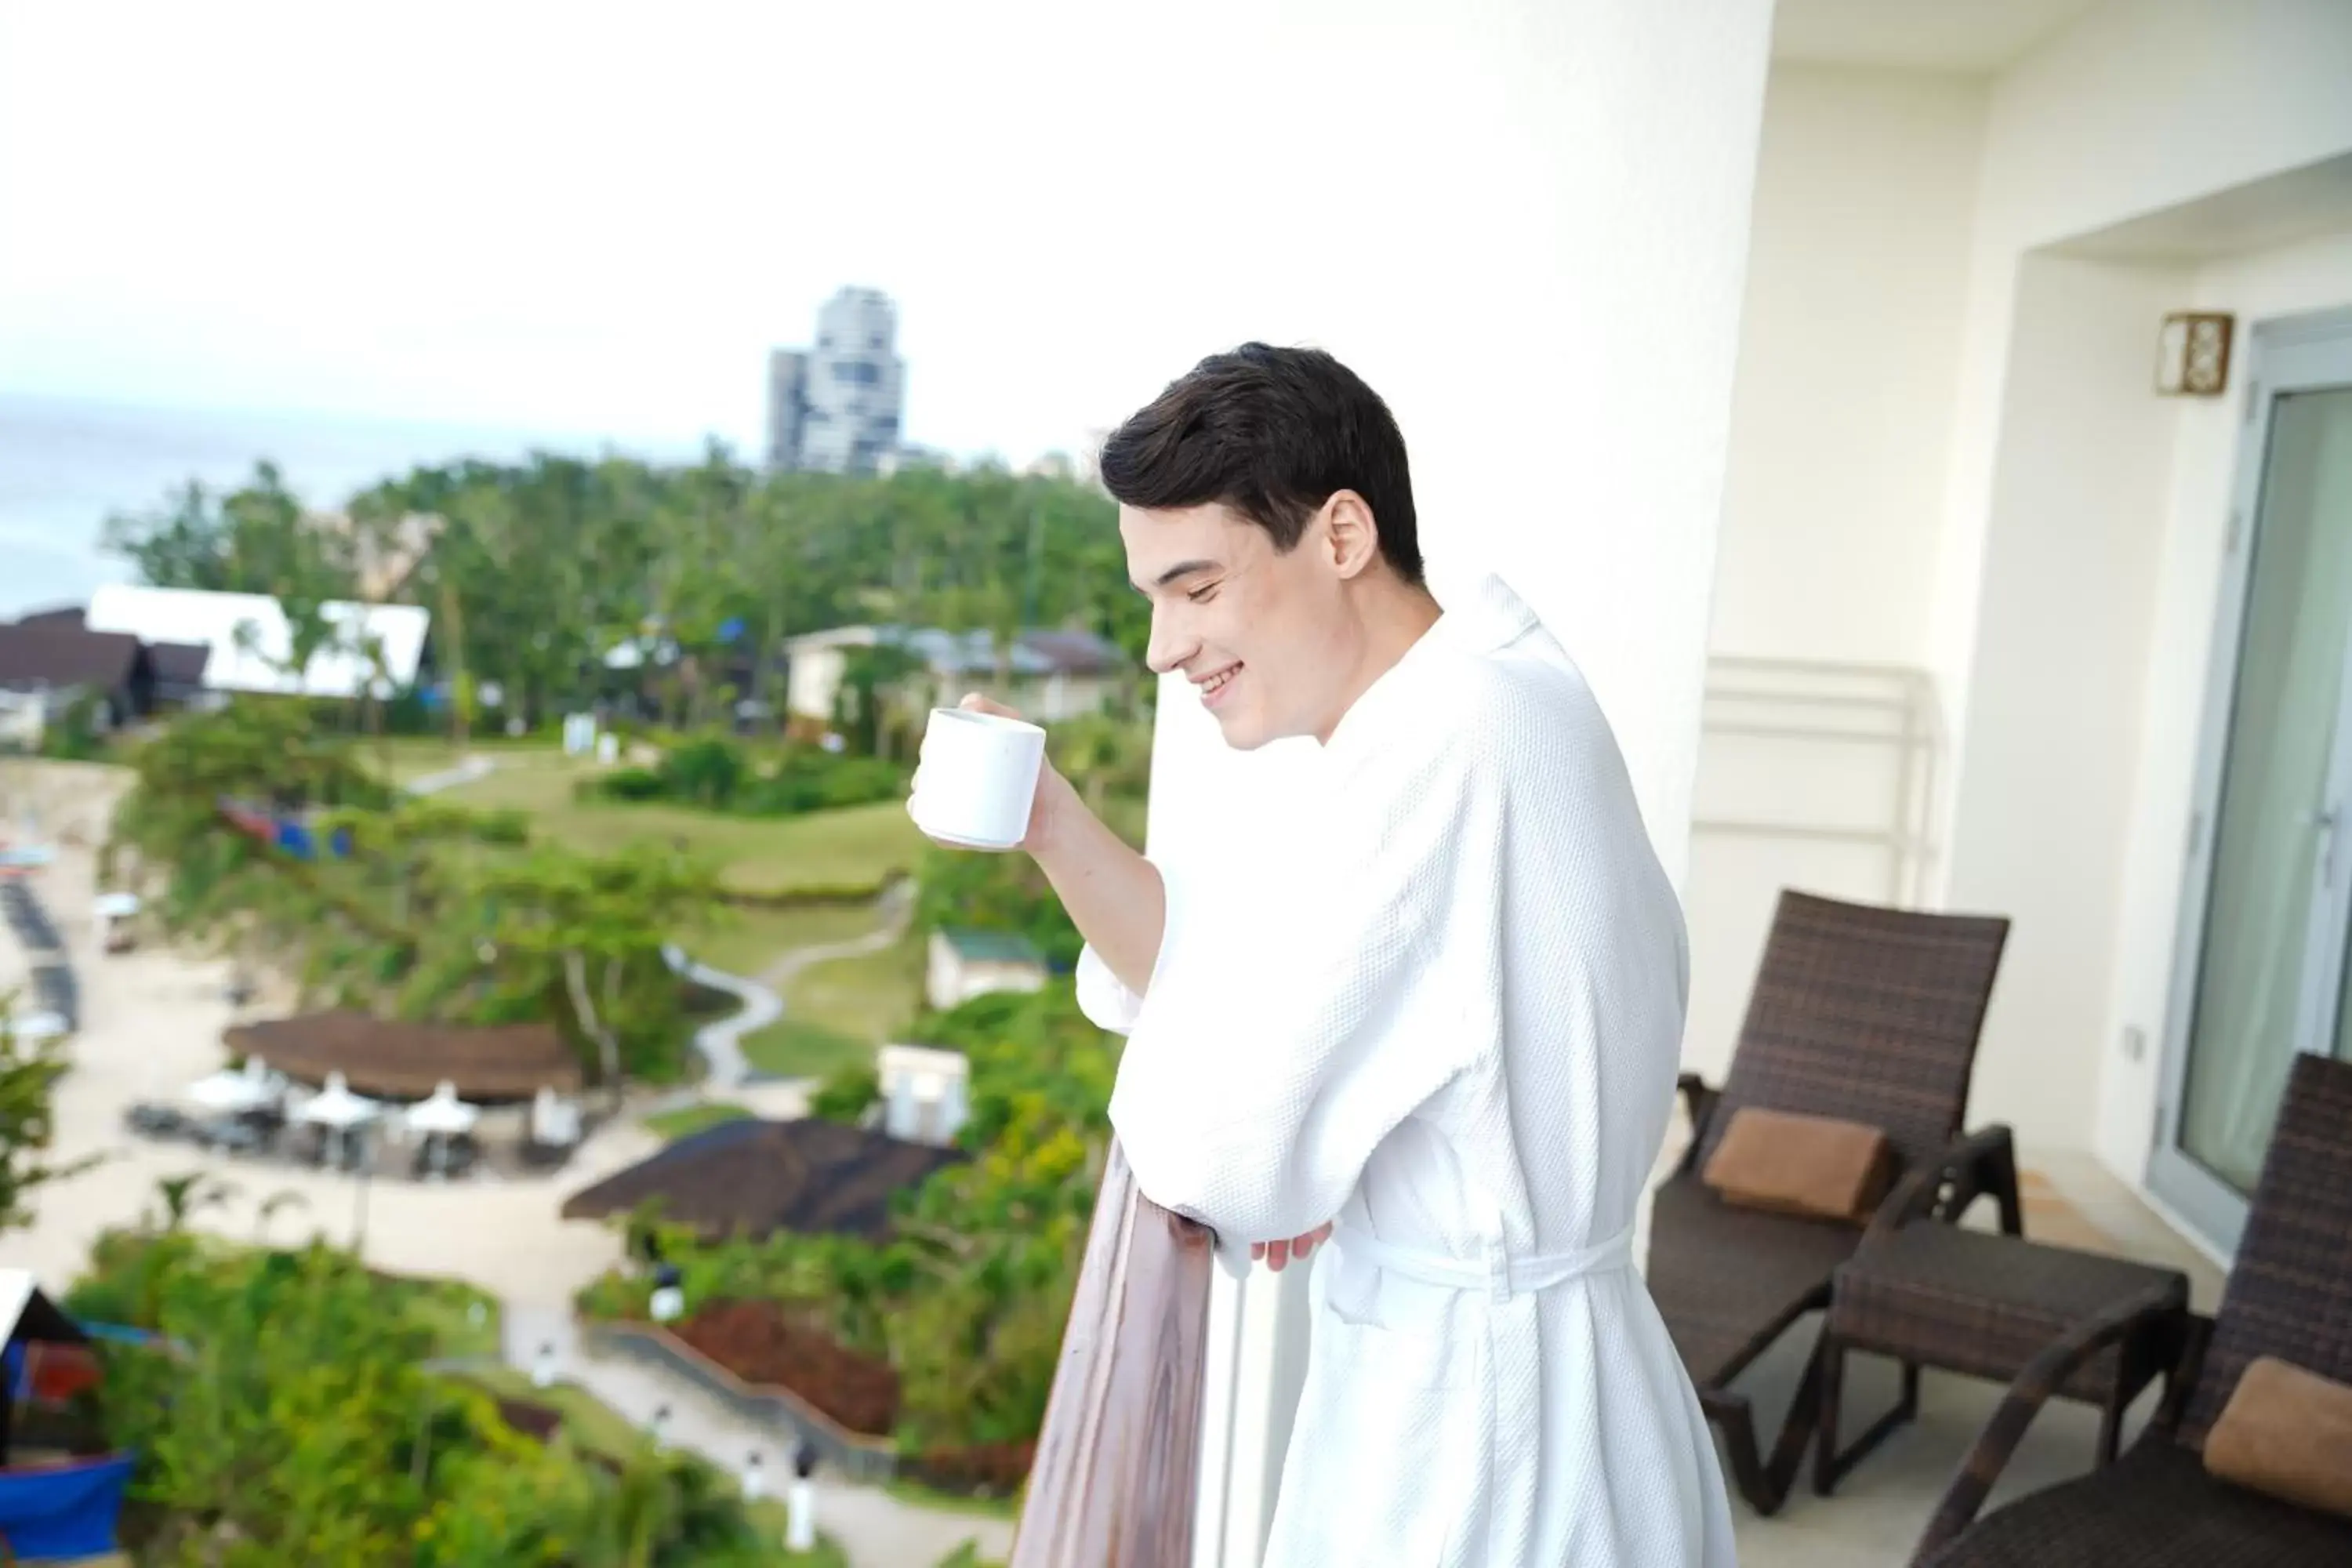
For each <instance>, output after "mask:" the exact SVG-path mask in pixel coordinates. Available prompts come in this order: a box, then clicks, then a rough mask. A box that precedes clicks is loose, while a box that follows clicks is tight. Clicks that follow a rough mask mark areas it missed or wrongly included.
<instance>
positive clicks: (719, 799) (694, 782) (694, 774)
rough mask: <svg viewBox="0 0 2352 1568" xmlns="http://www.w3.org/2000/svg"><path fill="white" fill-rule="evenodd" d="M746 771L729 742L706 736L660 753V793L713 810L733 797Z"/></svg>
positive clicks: (717, 737)
mask: <svg viewBox="0 0 2352 1568" xmlns="http://www.w3.org/2000/svg"><path fill="white" fill-rule="evenodd" d="M747 771H748V770H747V769H746V768H745V766H744V763H743V753H742V752H741V751H740V749H739V748H738V747H737V746H736V745H735V744H734V743H733V742H730V741H727V740H724V739H722V738H721V737H719V736H717V735H707V736H704V737H702V738H701V739H699V740H693V741H688V742H685V743H683V744H681V745H677V746H673V747H672V748H670V750H669V751H667V752H664V753H663V755H662V761H661V770H660V776H661V782H662V789H663V793H664V794H665V795H667V796H668V797H669V798H670V799H672V800H675V801H679V802H682V803H684V804H686V805H699V806H703V807H706V808H708V809H710V810H714V811H716V810H722V809H724V808H725V807H726V806H727V805H730V803H731V802H732V801H733V800H734V798H735V791H736V789H737V787H738V786H739V785H740V784H742V782H743V775H744V773H746V772H747Z"/></svg>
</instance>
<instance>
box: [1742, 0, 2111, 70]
mask: <svg viewBox="0 0 2352 1568" xmlns="http://www.w3.org/2000/svg"><path fill="white" fill-rule="evenodd" d="M2101 3H2102V0H1780V5H1779V7H1778V8H1777V11H1776V14H1775V16H1774V17H1773V22H1772V56H1773V58H1775V59H1783V60H1804V61H1810V62H1813V63H1818V64H1824V65H1853V66H1893V67H1899V68H1906V69H1911V70H1938V71H1956V72H1963V73H1967V74H1970V75H1976V74H1982V73H1986V72H1990V71H1998V70H2000V69H2002V68H2005V67H2007V66H2009V65H2010V64H2011V63H2012V62H2014V61H2015V60H2017V59H2018V58H2021V57H2022V56H2024V55H2025V54H2027V53H2029V52H2031V51H2032V48H2033V47H2034V46H2035V45H2037V44H2039V43H2041V42H2042V40H2043V39H2045V38H2047V37H2050V36H2051V35H2052V34H2053V33H2055V32H2057V31H2058V30H2059V29H2060V28H2062V27H2063V26H2065V25H2066V24H2067V23H2069V22H2072V21H2073V20H2074V18H2075V17H2077V16H2081V15H2082V14H2083V13H2084V12H2085V11H2088V10H2091V9H2092V8H2093V7H2095V6H2096V5H2100V4H2101Z"/></svg>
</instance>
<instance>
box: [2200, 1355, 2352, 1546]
mask: <svg viewBox="0 0 2352 1568" xmlns="http://www.w3.org/2000/svg"><path fill="white" fill-rule="evenodd" d="M2205 1468H2206V1469H2207V1470H2209V1471H2210V1472H2211V1473H2212V1474H2213V1475H2216V1476H2218V1477H2220V1478H2221V1479H2223V1480H2225V1481H2231V1482H2234V1483H2235V1484H2237V1485H2239V1486H2242V1487H2245V1488H2247V1489H2249V1490H2252V1491H2258V1492H2263V1493H2265V1494H2267V1495H2269V1496H2271V1497H2274V1498H2278V1499H2281V1500H2284V1501H2286V1502H2292V1503H2300V1504H2301V1505H2302V1506H2304V1507H2305V1508H2308V1509H2316V1510H2319V1511H2320V1512H2322V1513H2336V1514H2342V1515H2344V1516H2345V1517H2347V1518H2352V1384H2341V1383H2336V1382H2333V1381H2331V1380H2329V1379H2327V1378H2325V1377H2322V1376H2320V1375H2319V1374H2318V1373H2315V1372H2305V1370H2304V1369H2303V1368H2301V1367H2299V1366H2294V1365H2290V1364H2289V1363H2286V1362H2283V1361H2280V1360H2278V1359H2276V1358H2275V1357H2273V1356H2263V1357H2260V1358H2258V1359H2257V1360H2255V1361H2254V1362H2253V1363H2252V1364H2251V1365H2249V1366H2248V1367H2247V1368H2246V1371H2245V1374H2244V1375H2243V1376H2242V1377H2240V1378H2239V1379H2238V1386H2237V1388H2236V1389H2235V1390H2234V1391H2232V1392H2231V1394H2230V1403H2229V1404H2228V1405H2225V1406H2223V1408H2222V1411H2221V1419H2220V1420H2219V1421H2216V1422H2214V1423H2213V1429H2212V1430H2211V1431H2210V1432H2209V1433H2207V1434H2206V1435H2205Z"/></svg>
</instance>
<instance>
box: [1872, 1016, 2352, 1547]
mask: <svg viewBox="0 0 2352 1568" xmlns="http://www.w3.org/2000/svg"><path fill="white" fill-rule="evenodd" d="M2164 1310H2165V1308H2164V1306H2163V1304H2162V1303H2160V1302H2156V1301H2147V1302H2141V1303H2137V1304H2124V1305H2119V1306H2118V1307H2117V1308H2116V1310H2113V1311H2110V1312H2108V1313H2107V1314H2106V1315H2105V1317H2104V1319H2103V1320H2101V1321H2095V1322H2090V1323H2084V1324H2083V1325H2082V1326H2081V1327H2079V1328H2078V1329H2077V1330H2076V1331H2074V1333H2072V1334H2070V1335H2068V1336H2066V1337H2065V1338H2063V1339H2061V1340H2059V1341H2057V1342H2054V1343H2053V1344H2052V1345H2051V1346H2050V1347H2049V1348H2048V1349H2047V1350H2045V1351H2044V1352H2042V1354H2041V1355H2040V1356H2039V1357H2037V1358H2036V1359H2035V1360H2034V1362H2033V1363H2032V1364H2031V1365H2029V1366H2027V1367H2026V1369H2025V1371H2024V1372H2022V1373H2020V1374H2019V1376H2018V1379H2017V1381H2016V1382H2015V1383H2014V1384H2011V1387H2010V1392H2009V1397H2008V1398H2007V1399H2005V1400H2003V1401H2002V1403H2001V1405H2000V1409H1999V1410H1997V1411H1995V1412H1994V1413H1993V1416H1992V1419H1991V1420H1990V1422H1988V1423H1987V1424H1986V1426H1985V1428H1984V1431H1983V1433H1982V1434H1981V1435H1980V1436H1979V1437H1978V1439H1977V1444H1976V1447H1974V1448H1973V1449H1971V1450H1970V1451H1969V1457H1968V1459H1967V1462H1966V1463H1965V1464H1963V1465H1962V1467H1961V1468H1960V1472H1959V1475H1958V1478H1957V1479H1954V1481H1953V1482H1952V1486H1951V1489H1950V1490H1949V1491H1948V1492H1947V1493H1946V1494H1945V1496H1944V1500H1943V1503H1942V1505H1941V1506H1940V1507H1938V1508H1937V1510H1936V1515H1935V1518H1934V1520H1933V1521H1931V1522H1930V1523H1929V1525H1928V1527H1927V1534H1926V1536H1925V1537H1924V1538H1923V1539H1922V1540H1921V1542H1920V1543H1919V1550H1918V1552H1917V1555H1916V1557H1914V1558H1913V1562H1914V1563H1920V1564H1927V1563H1932V1564H1933V1565H1934V1568H2094V1565H2096V1568H2105V1564H2108V1563H2131V1564H2133V1568H2148V1565H2154V1568H2163V1565H2165V1564H2168V1563H2179V1564H2183V1565H2184V1568H2344V1565H2345V1564H2347V1563H2352V1520H2347V1519H2343V1518H2339V1517H2336V1516H2335V1515H2332V1514H2324V1513H2319V1512H2315V1511H2313V1510H2308V1509H2304V1508H2299V1507H2297V1506H2296V1505H2294V1504H2293V1503H2289V1502H2282V1501H2279V1500H2275V1499H2273V1498H2271V1497H2268V1496H2266V1495H2264V1494H2263V1493H2261V1492H2256V1491H2252V1490H2248V1489H2245V1488H2242V1487H2238V1486H2233V1485H2231V1483H2229V1482H2227V1481H2223V1480H2220V1479H2216V1478H2214V1477H2213V1476H2211V1475H2209V1474H2208V1473H2207V1472H2206V1469H2205V1466H2204V1462H2203V1457H2202V1456H2203V1449H2204V1444H2205V1439H2206V1436H2207V1434H2208V1433H2209V1432H2210V1431H2211V1429H2212V1427H2213V1424H2214V1422H2215V1421H2216V1420H2218V1419H2219V1418H2220V1416H2221V1411H2222V1409H2223V1407H2224V1406H2225V1405H2228V1404H2229V1401H2230V1396H2231V1394H2233V1393H2234V1392H2236V1389H2237V1386H2238V1379H2239V1377H2240V1376H2241V1375H2242V1373H2244V1372H2245V1370H2246V1368H2247V1366H2248V1364H2249V1363H2252V1361H2253V1360H2254V1359H2255V1358H2256V1357H2259V1356H2275V1357H2277V1358H2278V1359H2280V1360H2282V1361H2285V1362H2289V1363H2294V1365H2296V1366H2299V1367H2302V1368H2305V1369H2306V1370H2308V1371H2310V1372H2314V1373H2318V1374H2319V1375H2320V1376H2322V1377H2326V1378H2330V1379H2333V1380H2335V1381H2336V1382H2339V1383H2346V1382H2352V1066H2347V1064H2345V1063H2342V1062H2334V1061H2329V1060H2327V1059H2326V1058H2322V1057H2313V1056H2305V1057H2301V1058H2297V1059H2296V1061H2295V1064H2294V1072H2293V1074H2292V1076H2291V1077H2290V1078H2289V1079H2288V1082H2287V1089H2286V1097H2285V1100H2284V1103H2283V1105H2282V1108H2281V1110H2280V1112H2279V1119H2278V1127H2277V1131H2275V1133H2273V1137H2272V1140H2271V1147H2270V1153H2269V1155H2268V1157H2267V1158H2265V1159H2264V1160H2263V1173H2262V1179H2261V1181H2260V1182H2259V1183H2258V1184H2257V1185H2256V1186H2255V1189H2254V1200H2253V1205H2252V1208H2251V1209H2250V1210H2249V1211H2248V1214H2247V1216H2246V1230H2245V1235H2244V1237H2243V1238H2242V1240H2241V1241H2240V1242H2239V1244H2238V1256H2237V1260H2236V1261H2235V1263H2233V1264H2232V1265H2231V1269H2230V1281H2229V1284H2228V1286H2227V1287H2226V1288H2225V1289H2223V1291H2222V1295H2221V1310H2220V1312H2218V1313H2217V1314H2215V1316H2214V1317H2213V1318H2211V1319H2210V1320H2207V1319H2204V1318H2200V1317H2196V1316H2192V1315H2187V1314H2181V1313H2179V1312H2177V1311H2176V1312H2174V1313H2173V1314H2172V1316H2171V1321H2173V1322H2175V1323H2177V1324H2179V1325H2180V1328H2179V1338H2180V1346H2179V1352H2180V1353H2179V1357H2178V1358H2177V1360H2176V1361H2175V1363H2174V1371H2173V1373H2172V1379H2171V1382H2170V1384H2169V1385H2168V1387H2167V1388H2166V1390H2165V1398H2164V1403H2163V1404H2162V1405H2160V1406H2158V1410H2157V1412H2156V1415H2154V1416H2153V1417H2152V1418H2151V1419H2150V1421H2149V1423H2148V1426H2147V1430H2146V1431H2144V1432H2143V1433H2141V1435H2140V1437H2139V1440H2138V1441H2137V1443H2135V1444H2134V1445H2133V1446H2132V1447H2131V1449H2130V1451H2129V1452H2127V1453H2126V1454H2125V1455H2124V1457H2123V1458H2120V1459H2118V1460H2116V1462H2115V1463H2114V1464H2112V1465H2109V1466H2107V1467H2106V1468H2103V1469H2100V1470H2096V1471H2095V1472H2093V1473H2092V1474H2090V1475H2088V1476H2085V1477H2084V1478H2082V1479H2079V1480H2074V1481H2068V1482H2066V1483H2064V1484H2063V1485H2060V1486H2055V1487H2052V1488H2049V1489H2046V1490H2043V1491H2039V1492H2035V1493H2033V1494H2032V1496H2029V1497H2025V1498H2022V1499H2020V1500H2018V1501H2016V1502H2013V1503H2011V1504H2009V1505H2008V1506H2007V1507H2005V1508H2001V1509H1998V1510H1994V1511H1993V1512H1991V1513H1989V1514H1987V1515H1986V1516H1985V1517H1984V1519H1983V1520H1982V1521H1978V1522H1977V1523H1975V1524H1974V1526H1973V1527H1971V1525H1970V1521H1972V1520H1975V1519H1976V1514H1977V1510H1979V1508H1980V1507H1981V1506H1982V1505H1983V1503H1984V1499H1985V1494H1986V1493H1987V1492H1988V1491H1990V1489H1991V1488H1992V1486H1993V1483H1994V1482H1995V1481H1997V1480H1998V1479H2000V1473H2001V1471H2002V1469H2003V1468H2005V1467H2006V1466H2007V1465H2008V1463H2009V1457H2010V1454H2011V1452H2012V1451H2013V1450H2014V1449H2015V1447H2017V1442H2018V1439H2019V1438H2020V1437H2021V1436H2023V1435H2024V1432H2025V1429H2026V1427H2027V1426H2030V1425H2031V1424H2032V1420H2033V1417H2034V1415H2035V1414H2036V1413H2037V1412H2038V1411H2040V1409H2041V1408H2042V1403H2043V1401H2045V1400H2046V1399H2048V1398H2049V1397H2050V1394H2051V1391H2052V1390H2053V1389H2054V1388H2056V1387H2057V1386H2058V1385H2059V1384H2062V1383H2063V1382H2064V1381H2065V1380H2066V1378H2067V1376H2068V1375H2069V1374H2070V1373H2072V1372H2073V1370H2074V1368H2075V1367H2077V1366H2079V1365H2081V1364H2082V1363H2084V1362H2085V1361H2087V1360H2088V1359H2089V1358H2091V1357H2092V1356H2095V1355H2097V1354H2099V1353H2100V1352H2102V1351H2103V1350H2105V1349H2106V1348H2107V1347H2109V1346H2111V1345H2113V1344H2116V1342H2120V1341H2121V1340H2122V1339H2123V1338H2124V1337H2125V1336H2126V1335H2128V1334H2130V1333H2132V1332H2134V1331H2137V1327H2139V1326H2143V1325H2144V1324H2145V1323H2146V1322H2147V1321H2148V1319H2149V1318H2150V1316H2151V1315H2152V1314H2158V1313H2162V1312H2164Z"/></svg>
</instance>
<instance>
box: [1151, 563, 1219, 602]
mask: <svg viewBox="0 0 2352 1568" xmlns="http://www.w3.org/2000/svg"><path fill="white" fill-rule="evenodd" d="M1215 570H1217V563H1215V562H1213V561H1179V562H1178V563H1176V564H1175V565H1173V566H1171V567H1170V568H1168V570H1167V571H1165V572H1162V573H1161V574H1160V575H1159V576H1157V577H1154V578H1153V579H1152V580H1151V586H1150V587H1149V588H1147V587H1144V586H1143V585H1142V584H1136V586H1137V589H1138V590H1139V592H1141V593H1146V594H1149V593H1150V592H1151V589H1152V588H1165V587H1167V586H1168V585H1169V584H1171V583H1174V582H1178V581H1180V580H1181V579H1183V578H1186V577H1193V576H1198V575H1199V574H1201V573H1203V572H1214V571H1215Z"/></svg>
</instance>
